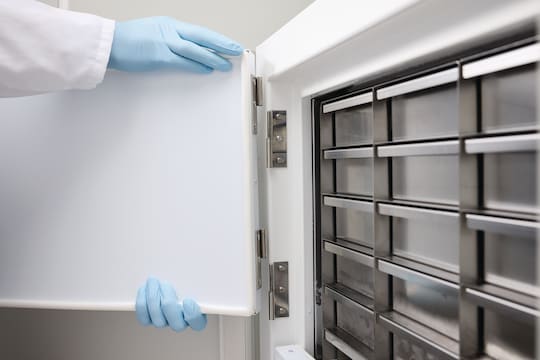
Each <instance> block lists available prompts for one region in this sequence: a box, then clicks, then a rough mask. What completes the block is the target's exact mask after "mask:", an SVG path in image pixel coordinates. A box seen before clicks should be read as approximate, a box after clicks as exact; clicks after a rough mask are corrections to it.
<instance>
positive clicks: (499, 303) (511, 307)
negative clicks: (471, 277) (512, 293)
mask: <svg viewBox="0 0 540 360" xmlns="http://www.w3.org/2000/svg"><path fill="white" fill-rule="evenodd" d="M465 294H466V295H468V296H469V297H471V298H472V299H473V300H474V301H475V302H476V303H479V304H481V305H485V306H488V307H492V308H495V309H496V310H499V311H503V312H505V313H507V314H511V315H516V314H517V315H526V316H533V317H535V318H540V311H538V310H536V309H533V308H530V307H528V306H525V305H521V304H516V303H514V302H512V301H510V300H506V299H502V298H499V297H497V296H494V295H491V294H487V293H485V292H483V291H479V290H476V289H471V288H465Z"/></svg>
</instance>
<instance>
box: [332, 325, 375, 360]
mask: <svg viewBox="0 0 540 360" xmlns="http://www.w3.org/2000/svg"><path fill="white" fill-rule="evenodd" d="M324 338H325V339H326V341H328V342H329V343H330V344H332V346H334V347H335V348H336V349H338V350H339V351H340V352H342V353H343V354H345V355H347V357H348V358H349V359H351V360H371V359H373V352H372V351H371V349H369V348H368V347H367V346H365V345H364V344H362V343H360V342H359V341H358V340H356V339H355V338H354V337H353V336H351V335H350V334H348V333H347V332H345V331H343V330H340V329H326V330H325V331H324ZM340 359H342V358H341V357H340Z"/></svg>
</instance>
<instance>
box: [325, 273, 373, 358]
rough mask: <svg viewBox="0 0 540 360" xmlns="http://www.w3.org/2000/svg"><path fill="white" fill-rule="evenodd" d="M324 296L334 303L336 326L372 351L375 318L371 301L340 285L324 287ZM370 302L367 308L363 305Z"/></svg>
mask: <svg viewBox="0 0 540 360" xmlns="http://www.w3.org/2000/svg"><path fill="white" fill-rule="evenodd" d="M324 294H325V295H326V298H327V299H329V300H330V301H335V303H336V324H337V326H338V328H339V329H342V330H345V331H346V332H348V333H349V334H351V335H352V336H354V337H355V338H356V339H357V340H358V341H360V342H362V343H363V344H364V345H366V346H368V347H369V348H370V349H373V336H374V325H375V317H374V313H373V310H372V309H373V300H371V299H368V298H364V297H363V296H362V294H358V293H355V292H354V291H351V289H349V288H347V287H344V286H342V285H341V284H337V285H336V284H333V285H327V286H325V291H324ZM368 301H369V302H370V305H369V306H370V307H369V308H368V307H367V306H366V305H365V303H367V302H368Z"/></svg>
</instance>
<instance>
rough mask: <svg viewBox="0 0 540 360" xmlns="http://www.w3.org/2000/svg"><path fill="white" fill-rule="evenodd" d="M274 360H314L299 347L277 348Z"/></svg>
mask: <svg viewBox="0 0 540 360" xmlns="http://www.w3.org/2000/svg"><path fill="white" fill-rule="evenodd" d="M274 360H314V359H313V357H312V356H311V355H309V354H308V353H307V352H305V351H304V349H302V348H301V347H300V346H298V345H287V346H278V347H276V351H275V356H274Z"/></svg>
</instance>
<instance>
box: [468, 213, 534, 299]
mask: <svg viewBox="0 0 540 360" xmlns="http://www.w3.org/2000/svg"><path fill="white" fill-rule="evenodd" d="M466 219H467V226H468V227H469V228H471V229H475V230H480V231H483V232H484V264H485V274H484V280H485V282H486V283H488V284H493V285H497V286H501V287H505V288H508V289H511V290H515V291H519V292H522V293H526V294H530V295H538V294H540V288H539V283H538V275H537V271H536V264H537V250H538V245H537V241H536V232H537V231H538V228H539V224H538V222H536V221H528V220H518V219H510V218H502V217H496V216H486V215H477V214H467V215H466Z"/></svg>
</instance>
